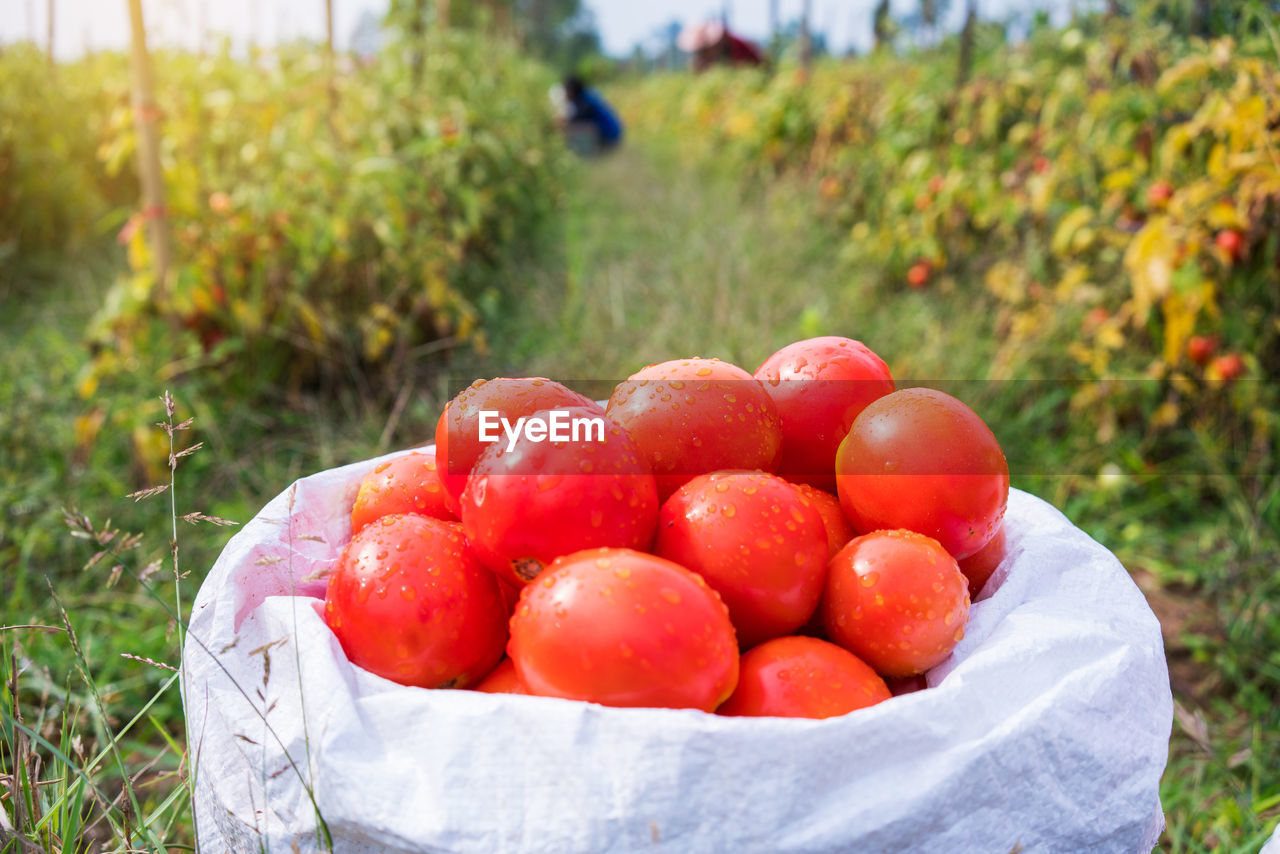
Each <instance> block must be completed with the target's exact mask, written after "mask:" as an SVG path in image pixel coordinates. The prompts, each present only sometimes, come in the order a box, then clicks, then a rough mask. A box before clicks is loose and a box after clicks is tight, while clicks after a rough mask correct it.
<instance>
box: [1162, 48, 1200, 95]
mask: <svg viewBox="0 0 1280 854" xmlns="http://www.w3.org/2000/svg"><path fill="white" fill-rule="evenodd" d="M1212 69H1213V66H1212V65H1210V63H1209V58H1208V57H1206V56H1204V55H1203V54H1195V55H1193V56H1187V57H1184V58H1183V59H1181V60H1179V61H1178V62H1175V63H1174V64H1173V65H1172V66H1170V67H1169V68H1168V69H1167V70H1166V71H1165V72H1164V74H1161V75H1160V79H1159V80H1158V81H1157V82H1156V91H1157V92H1159V93H1160V94H1162V95H1163V94H1165V93H1166V92H1168V91H1169V90H1170V89H1172V88H1174V87H1175V86H1177V85H1179V84H1180V83H1186V82H1188V81H1192V80H1199V79H1200V78H1202V77H1205V76H1207V75H1208V74H1209V72H1210V71H1211V70H1212Z"/></svg>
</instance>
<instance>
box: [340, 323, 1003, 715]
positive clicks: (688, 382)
mask: <svg viewBox="0 0 1280 854" xmlns="http://www.w3.org/2000/svg"><path fill="white" fill-rule="evenodd" d="M557 413H559V414H557ZM498 417H500V418H501V419H503V421H504V423H505V424H507V425H508V426H507V427H504V431H506V432H502V431H499V432H500V434H501V435H499V436H498V439H497V440H496V441H483V440H482V436H486V432H485V430H484V429H482V425H483V424H485V423H487V424H489V425H490V426H492V423H493V422H494V419H495V418H498ZM569 420H574V421H576V422H580V423H581V424H583V425H590V424H595V425H596V427H597V430H596V432H595V434H594V435H593V434H592V432H591V431H590V430H589V429H587V430H585V431H584V432H583V433H582V434H581V435H578V434H575V436H574V438H573V439H571V440H564V441H560V440H554V441H553V439H555V438H556V432H555V430H554V429H552V428H553V427H554V426H555V425H556V424H563V423H567V421H569ZM510 425H514V426H515V427H516V428H518V429H514V430H513V429H511V427H510ZM486 437H487V438H488V439H492V438H493V436H492V433H489V434H487V436H486ZM559 438H560V439H564V438H565V436H564V435H560V437H559ZM435 440H436V444H435V449H434V452H432V451H430V450H427V451H425V452H414V453H409V454H405V455H403V456H399V457H396V458H394V459H392V460H391V461H389V462H384V463H382V464H380V465H379V466H378V467H377V468H375V469H374V470H373V471H371V472H369V473H368V474H367V475H366V476H365V477H364V479H363V480H362V481H361V483H360V487H359V492H358V494H357V496H356V499H355V503H354V506H353V508H352V511H351V527H352V539H351V541H350V543H349V544H348V545H347V547H346V549H345V550H344V552H343V554H342V556H341V558H340V559H339V561H338V563H337V565H336V567H335V569H334V571H333V573H332V575H331V577H330V579H329V585H328V590H327V595H326V600H325V612H324V613H325V619H326V622H327V623H328V625H329V627H330V628H331V629H332V631H333V632H334V634H335V635H336V636H337V638H338V639H339V641H340V642H341V645H342V648H343V649H344V650H345V652H346V654H347V656H348V657H349V658H350V660H351V661H352V662H353V663H355V664H357V665H358V666H360V667H363V668H365V669H367V670H369V671H371V672H373V673H376V674H378V675H380V676H383V677H386V678H388V679H391V680H394V681H396V682H400V683H402V684H405V685H414V686H420V687H424V688H476V689H478V690H481V691H491V692H507V693H517V694H532V695H540V696H549V697H561V698H568V699H576V700H585V701H592V702H597V703H602V704H605V705H611V706H649V707H667V708H696V709H702V710H704V711H707V712H718V713H721V714H728V715H769V716H792V717H813V718H824V717H831V716H834V715H842V714H846V713H848V712H850V711H852V710H854V709H858V708H863V707H866V706H870V705H873V704H875V703H878V702H880V701H881V700H884V699H887V698H888V697H890V696H891V694H892V692H893V691H897V692H902V691H906V690H915V689H918V688H920V687H923V680H922V679H921V678H920V675H921V674H923V673H924V671H926V670H928V669H929V668H931V667H933V666H935V665H937V664H938V663H940V662H941V661H943V660H944V659H945V658H946V657H947V656H948V655H950V654H951V651H952V649H953V648H954V647H955V645H956V644H957V643H958V642H959V641H960V639H961V638H963V636H964V628H965V624H966V621H967V619H968V615H969V606H970V597H971V595H976V593H977V592H978V590H980V589H981V587H982V585H983V584H984V583H985V581H986V579H987V577H988V576H989V575H990V574H991V573H992V571H993V570H994V568H995V567H996V566H997V565H998V563H999V561H1000V559H1001V557H1002V555H1003V551H1004V537H1003V528H1002V521H1003V517H1004V511H1005V505H1006V502H1007V498H1008V490H1009V474H1008V466H1007V464H1006V462H1005V458H1004V454H1003V453H1002V452H1001V450H1000V446H999V444H998V443H997V441H996V439H995V436H994V435H993V434H992V432H991V430H990V429H989V428H988V427H987V425H986V424H984V423H983V421H982V420H981V419H980V418H979V417H978V416H977V415H976V414H975V413H974V412H973V411H972V410H971V409H969V407H967V406H966V405H965V404H964V403H962V402H960V401H959V400H957V399H955V398H954V397H951V396H949V395H947V394H944V393H943V392H941V391H937V390H933V389H928V388H908V389H902V390H896V391H895V385H894V380H893V378H892V377H891V376H890V372H889V369H888V366H887V365H886V364H885V362H884V361H883V360H882V359H881V358H880V357H879V356H877V355H876V354H875V353H874V352H872V351H871V350H870V349H869V348H868V347H866V346H865V345H864V344H862V343H861V342H858V341H854V340H851V339H847V338H838V337H830V336H828V337H822V338H813V339H808V340H804V341H798V342H796V343H793V344H790V345H788V346H786V347H784V348H783V349H781V350H779V351H778V352H777V353H774V354H773V355H772V356H770V357H769V358H768V359H766V360H765V361H764V363H763V364H762V365H761V366H760V368H759V369H758V370H757V371H756V372H755V374H754V375H753V374H750V373H747V371H745V370H743V369H742V368H739V367H736V366H734V365H731V364H728V363H726V362H722V361H719V360H717V359H702V358H690V359H680V360H675V361H670V362H664V363H661V364H657V365H650V366H648V367H646V368H643V369H642V370H640V371H639V372H637V373H636V374H634V375H633V376H631V377H629V378H628V379H626V380H625V381H623V382H622V383H620V384H619V385H618V386H617V387H616V388H615V389H614V391H613V394H612V396H611V397H610V398H609V400H608V402H607V404H605V405H604V406H601V405H600V404H598V403H597V402H595V401H593V400H590V399H588V398H586V397H584V396H582V395H580V394H578V393H577V392H575V391H573V390H571V389H569V388H567V387H565V386H563V385H561V384H560V383H557V382H553V381H551V380H547V379H542V378H524V379H511V378H500V379H492V380H487V381H486V380H477V381H476V382H475V383H473V384H472V385H471V386H470V387H469V388H467V389H466V390H465V391H463V392H462V393H461V394H459V395H458V396H457V397H455V398H454V399H453V400H452V401H450V402H449V404H448V405H447V406H446V408H445V410H444V412H443V413H442V414H441V416H440V420H439V423H438V424H437V427H436V435H435Z"/></svg>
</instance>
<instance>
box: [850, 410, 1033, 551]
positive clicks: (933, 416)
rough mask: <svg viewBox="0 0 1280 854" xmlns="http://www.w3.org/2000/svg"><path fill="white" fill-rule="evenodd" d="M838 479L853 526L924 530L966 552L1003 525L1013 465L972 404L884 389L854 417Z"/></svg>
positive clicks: (949, 548) (865, 529) (863, 529)
mask: <svg viewBox="0 0 1280 854" xmlns="http://www.w3.org/2000/svg"><path fill="white" fill-rule="evenodd" d="M836 484H837V488H838V490H839V493H840V506H841V507H843V508H844V513H845V516H847V517H848V518H849V521H850V522H851V523H852V524H853V527H854V530H856V531H860V532H863V533H866V532H869V531H875V530H879V529H882V528H907V529H909V530H912V531H919V532H920V533H922V534H927V535H928V536H930V537H933V538H934V539H936V540H938V542H940V543H942V545H943V547H944V548H946V550H947V551H949V552H951V554H953V555H955V556H956V557H957V558H961V557H968V556H969V555H971V554H973V553H974V552H976V551H977V550H978V549H980V548H982V547H983V546H984V545H986V544H987V541H988V540H990V539H991V538H992V537H994V536H995V533H996V529H998V528H999V527H1000V520H1001V519H1002V518H1003V517H1004V510H1005V504H1006V502H1007V500H1008V497H1009V465H1008V463H1007V462H1005V458H1004V452H1003V451H1001V450H1000V443H999V442H997V441H996V437H995V436H994V435H993V434H992V433H991V430H990V428H988V427H987V425H986V424H984V423H983V421H982V419H981V418H979V417H978V416H977V414H976V413H974V411H973V410H972V409H970V408H969V407H967V406H965V405H964V404H963V403H961V402H960V401H959V400H956V399H955V398H954V397H952V396H951V395H949V394H945V393H943V392H940V391H937V390H935V389H930V388H911V389H904V390H902V391H895V392H894V393H893V394H889V395H885V396H884V397H882V398H880V399H879V400H877V401H875V402H874V403H872V404H871V405H869V406H868V407H867V408H866V409H864V410H863V411H862V414H861V415H859V416H858V419H857V420H856V421H854V422H853V428H852V429H850V431H849V435H848V436H847V437H845V440H844V441H843V442H841V443H840V450H839V451H838V452H837V454H836Z"/></svg>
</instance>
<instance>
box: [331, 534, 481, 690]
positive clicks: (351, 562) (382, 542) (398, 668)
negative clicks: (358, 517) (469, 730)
mask: <svg viewBox="0 0 1280 854" xmlns="http://www.w3.org/2000/svg"><path fill="white" fill-rule="evenodd" d="M324 617H325V622H326V623H327V624H328V626H329V628H330V629H331V630H332V631H333V633H334V635H336V636H337V638H338V641H339V643H341V644H342V648H343V650H344V651H345V652H346V654H347V657H348V658H349V659H350V660H351V662H352V663H353V664H356V665H358V666H360V667H363V668H364V669H365V670H368V671H370V672H371V673H375V674H377V675H378V676H382V677H385V678H387V679H390V680H392V681H394V682H399V683H400V684H402V685H416V686H419V687H422V688H465V687H467V686H468V685H472V684H474V683H475V682H476V681H477V680H479V679H480V678H481V677H483V676H484V675H485V674H486V673H488V672H489V671H490V670H492V669H493V666H494V665H495V664H496V663H497V662H498V659H499V658H501V657H502V647H503V644H505V643H506V640H507V619H506V607H505V605H504V604H503V601H502V593H501V592H500V591H499V590H498V580H497V579H496V578H494V576H493V573H491V572H489V571H488V570H487V569H485V568H484V567H483V566H481V565H480V562H479V561H478V560H476V558H475V556H474V555H473V554H472V553H471V549H470V547H468V545H467V542H466V539H465V538H464V537H463V535H462V531H461V530H460V529H459V526H458V525H457V524H456V523H453V522H444V521H441V520H439V519H431V518H428V517H426V516H416V515H399V516H383V517H382V518H381V519H379V520H378V521H376V522H374V523H373V524H371V525H368V526H366V527H365V528H364V529H363V530H362V531H361V532H360V533H358V534H356V535H355V536H354V537H353V538H352V539H351V542H350V543H349V544H348V545H347V547H346V549H345V550H344V551H343V552H342V556H341V557H340V558H339V559H338V563H337V566H336V567H335V568H334V570H333V574H332V575H331V576H330V577H329V586H328V588H327V590H326V592H325V605H324Z"/></svg>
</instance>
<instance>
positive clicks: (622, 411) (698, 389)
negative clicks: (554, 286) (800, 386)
mask: <svg viewBox="0 0 1280 854" xmlns="http://www.w3.org/2000/svg"><path fill="white" fill-rule="evenodd" d="M608 412H609V417H610V418H612V419H613V420H614V421H617V422H618V423H619V424H621V425H622V427H623V429H625V430H626V431H627V432H628V433H630V434H631V438H632V439H634V440H635V442H636V444H637V445H639V446H640V450H641V452H642V454H643V455H644V457H645V459H647V460H648V461H649V464H650V466H651V467H652V469H653V474H654V476H655V477H656V478H657V479H658V495H659V497H660V498H663V499H666V497H667V496H668V495H670V494H671V493H673V492H675V491H676V489H678V488H679V487H680V485H681V484H682V483H686V482H688V481H689V480H691V479H692V478H694V477H696V476H698V475H700V474H705V473H706V472H710V471H718V470H720V469H727V468H739V469H762V470H764V471H773V470H774V469H776V468H777V466H778V455H779V453H780V451H781V447H782V430H781V427H780V424H779V421H778V410H777V407H776V406H774V404H773V401H772V400H771V399H770V397H769V395H768V394H767V393H766V392H765V390H764V387H763V386H762V385H761V384H760V383H759V382H758V381H757V380H756V379H755V378H754V377H752V376H751V375H750V374H748V373H747V372H746V371H744V370H742V368H739V367H737V366H736V365H730V364H728V363H727V362H721V361H720V360H719V359H696V358H695V359H678V360H675V361H671V362H662V363H661V364H657V365H649V366H648V367H647V368H643V369H641V370H640V371H638V372H637V373H635V374H632V375H631V377H629V378H628V379H627V380H626V381H624V382H622V383H619V384H618V386H617V388H615V389H614V390H613V395H612V396H611V397H610V398H609V406H608Z"/></svg>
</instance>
